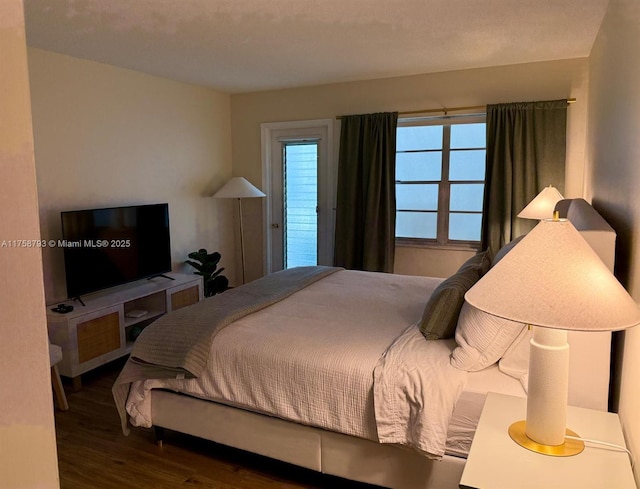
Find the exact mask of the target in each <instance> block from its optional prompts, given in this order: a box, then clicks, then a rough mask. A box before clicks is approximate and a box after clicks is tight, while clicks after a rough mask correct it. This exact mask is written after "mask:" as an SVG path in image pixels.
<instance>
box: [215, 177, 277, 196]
mask: <svg viewBox="0 0 640 489" xmlns="http://www.w3.org/2000/svg"><path fill="white" fill-rule="evenodd" d="M212 197H213V198H214V199H250V198H255V197H266V195H265V194H264V192H262V190H260V189H258V188H256V187H254V186H253V185H252V184H251V183H250V182H249V181H247V179H246V178H243V177H233V178H232V179H231V180H229V181H228V182H227V183H225V184H224V186H223V187H222V188H221V189H220V190H218V191H217V192H216V193H215V194H213V195H212Z"/></svg>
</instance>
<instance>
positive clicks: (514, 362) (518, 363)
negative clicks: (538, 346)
mask: <svg viewBox="0 0 640 489" xmlns="http://www.w3.org/2000/svg"><path fill="white" fill-rule="evenodd" d="M532 336H533V331H532V330H530V329H529V328H524V329H523V330H522V332H521V333H520V334H519V335H518V337H517V338H516V339H515V341H514V342H513V343H511V346H510V347H509V348H507V351H506V352H505V353H504V355H502V358H501V359H500V361H499V362H498V368H499V369H500V371H501V372H503V373H505V374H507V375H509V376H511V377H513V378H515V379H518V380H519V381H520V383H521V384H522V387H523V388H524V391H525V392H527V389H528V388H529V351H530V349H531V337H532Z"/></svg>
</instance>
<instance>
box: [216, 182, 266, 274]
mask: <svg viewBox="0 0 640 489" xmlns="http://www.w3.org/2000/svg"><path fill="white" fill-rule="evenodd" d="M212 197H213V198H214V199H238V216H239V220H240V255H241V259H242V283H243V284H244V283H245V277H244V272H245V261H244V229H243V226H242V199H252V198H259V197H266V195H265V194H264V192H262V190H260V189H258V188H256V187H254V186H253V185H252V184H251V183H250V182H249V181H247V179H245V178H243V177H233V178H232V179H231V180H229V181H228V182H227V183H226V184H225V185H224V186H223V187H222V188H221V189H220V190H218V191H217V192H216V193H215V194H213V195H212Z"/></svg>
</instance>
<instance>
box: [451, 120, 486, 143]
mask: <svg viewBox="0 0 640 489" xmlns="http://www.w3.org/2000/svg"><path fill="white" fill-rule="evenodd" d="M486 145H487V130H486V124H485V123H484V122H480V123H477V124H452V125H451V148H484V147H486Z"/></svg>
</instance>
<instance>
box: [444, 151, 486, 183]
mask: <svg viewBox="0 0 640 489" xmlns="http://www.w3.org/2000/svg"><path fill="white" fill-rule="evenodd" d="M485 153H486V151H485V150H484V149H480V150H470V151H460V150H458V151H451V153H450V154H449V180H452V181H455V180H484V177H485V170H484V169H485Z"/></svg>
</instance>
